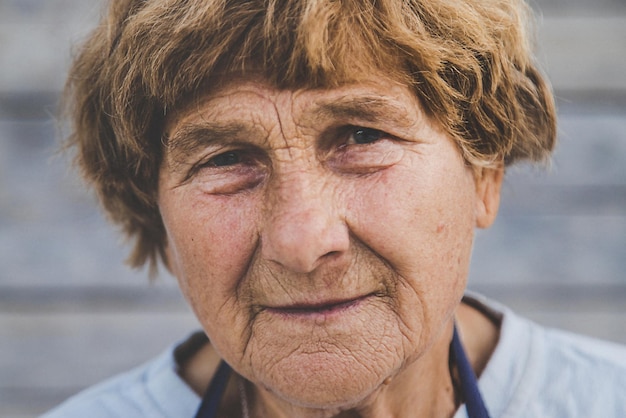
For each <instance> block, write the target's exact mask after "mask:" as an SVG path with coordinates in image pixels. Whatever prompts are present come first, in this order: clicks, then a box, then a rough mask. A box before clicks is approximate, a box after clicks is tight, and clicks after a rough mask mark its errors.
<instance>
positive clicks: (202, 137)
mask: <svg viewBox="0 0 626 418" xmlns="http://www.w3.org/2000/svg"><path fill="white" fill-rule="evenodd" d="M250 135H252V129H251V128H250V127H247V126H245V125H243V124H241V123H237V122H233V123H214V122H203V123H201V124H189V125H185V126H184V127H182V128H181V129H178V130H176V131H175V132H174V134H173V135H172V136H166V137H165V138H164V145H165V149H166V153H167V154H168V155H169V158H170V159H171V161H173V162H180V161H184V160H185V158H186V157H189V156H190V155H192V154H194V153H195V152H197V151H198V150H199V149H201V148H205V147H207V146H209V145H213V144H218V143H219V144H232V143H235V142H240V141H242V140H243V139H244V137H248V138H249V137H250Z"/></svg>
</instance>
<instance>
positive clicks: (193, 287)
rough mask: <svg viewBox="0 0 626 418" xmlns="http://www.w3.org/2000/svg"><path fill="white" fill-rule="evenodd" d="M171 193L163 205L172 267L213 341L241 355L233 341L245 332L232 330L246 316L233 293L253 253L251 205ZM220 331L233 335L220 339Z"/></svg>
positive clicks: (244, 200)
mask: <svg viewBox="0 0 626 418" xmlns="http://www.w3.org/2000/svg"><path fill="white" fill-rule="evenodd" d="M172 193H173V194H174V198H173V199H170V200H169V201H168V202H167V203H165V204H162V205H161V213H162V217H163V221H164V224H165V227H166V230H167V236H168V246H169V253H170V256H171V259H170V260H169V261H170V264H171V268H172V270H173V272H174V274H175V275H176V278H177V280H178V282H179V284H180V288H181V290H182V292H183V294H184V296H185V298H186V299H187V301H188V302H189V304H190V306H191V308H192V309H193V311H194V313H195V314H196V316H197V318H198V320H199V321H200V323H201V324H202V325H203V327H204V328H205V331H206V332H207V334H208V335H209V337H210V338H211V340H212V342H213V343H214V344H215V345H216V346H222V347H223V350H230V351H232V352H240V351H241V348H240V347H238V344H239V342H238V341H236V338H235V337H234V336H236V335H242V334H243V333H242V332H241V330H239V329H237V330H235V329H233V325H236V324H240V323H244V322H245V318H242V316H244V315H245V314H247V312H248V310H247V309H243V308H242V307H241V306H239V303H240V302H239V301H238V299H237V291H238V286H239V284H240V282H241V279H242V277H243V276H244V275H245V274H246V268H247V266H248V265H249V262H250V258H251V257H252V256H253V254H254V250H255V245H256V240H255V238H254V237H255V235H256V233H255V221H254V217H253V216H254V212H255V201H254V199H251V198H250V196H247V197H232V196H231V197H228V198H224V197H215V196H211V197H207V196H206V195H203V194H197V195H194V194H192V193H181V194H178V195H177V194H176V193H175V192H172ZM238 199H239V201H234V200H238ZM219 329H221V330H222V331H221V332H217V331H216V330H219ZM224 329H232V330H233V332H232V333H229V334H227V335H224V333H223V330H224Z"/></svg>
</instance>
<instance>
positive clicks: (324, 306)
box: [267, 294, 373, 318]
mask: <svg viewBox="0 0 626 418" xmlns="http://www.w3.org/2000/svg"><path fill="white" fill-rule="evenodd" d="M372 296H373V294H367V295H364V296H359V297H356V298H349V299H331V300H326V301H323V302H316V303H295V304H290V305H285V306H277V307H268V308H267V311H268V312H269V313H274V314H279V315H282V316H290V317H302V318H304V317H320V316H322V317H328V316H333V315H336V314H341V313H342V312H345V311H348V310H351V309H353V308H356V307H357V306H358V305H360V304H361V303H363V302H364V301H365V300H366V299H368V298H370V297H372Z"/></svg>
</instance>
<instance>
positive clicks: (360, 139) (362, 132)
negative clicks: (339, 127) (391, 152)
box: [348, 127, 387, 145]
mask: <svg viewBox="0 0 626 418" xmlns="http://www.w3.org/2000/svg"><path fill="white" fill-rule="evenodd" d="M385 136H387V134H385V133H384V132H383V131H379V130H378V129H372V128H361V127H356V128H354V129H353V130H352V131H351V132H350V136H349V138H348V143H349V144H357V145H364V144H371V143H372V142H376V141H378V140H380V139H381V138H384V137H385Z"/></svg>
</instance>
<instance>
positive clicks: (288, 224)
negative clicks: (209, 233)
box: [261, 173, 350, 273]
mask: <svg viewBox="0 0 626 418" xmlns="http://www.w3.org/2000/svg"><path fill="white" fill-rule="evenodd" d="M271 183H272V184H271V185H270V190H269V192H268V200H267V215H266V217H265V219H266V223H265V225H264V228H263V231H262V233H261V254H262V256H263V257H264V258H265V259H266V260H270V261H272V262H275V263H278V264H279V265H281V266H282V267H283V268H285V269H287V270H290V271H292V272H294V273H310V272H312V271H314V270H315V269H316V268H317V267H318V266H319V265H321V264H322V263H323V262H324V260H329V259H332V258H336V257H338V256H340V255H342V254H344V253H345V252H346V251H347V250H348V248H349V242H350V239H349V232H348V228H347V225H346V224H345V221H344V220H343V219H342V216H341V214H340V213H339V209H338V202H337V201H336V200H334V199H333V197H334V193H333V191H332V190H330V189H329V187H325V184H324V182H323V181H321V179H320V176H319V175H316V174H315V173H297V174H293V173H292V174H290V175H289V176H288V178H286V179H281V180H277V181H274V182H271Z"/></svg>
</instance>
